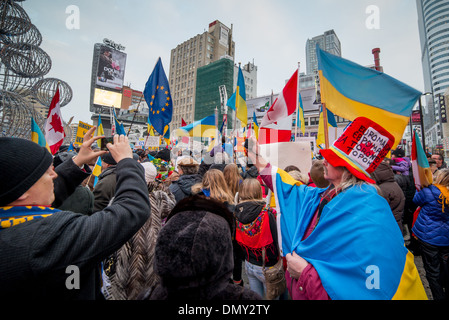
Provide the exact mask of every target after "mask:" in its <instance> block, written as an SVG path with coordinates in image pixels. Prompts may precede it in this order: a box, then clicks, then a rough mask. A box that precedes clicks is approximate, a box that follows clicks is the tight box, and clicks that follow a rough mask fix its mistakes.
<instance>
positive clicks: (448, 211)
mask: <svg viewBox="0 0 449 320" xmlns="http://www.w3.org/2000/svg"><path fill="white" fill-rule="evenodd" d="M413 201H414V202H415V203H416V205H418V206H419V207H421V210H420V211H419V215H418V217H417V219H416V221H415V224H414V226H413V229H412V231H413V233H414V234H415V236H416V237H417V238H418V241H419V244H420V251H421V256H422V259H423V264H424V269H425V271H426V278H427V280H428V282H429V287H430V290H431V292H432V296H433V299H434V300H448V299H449V278H448V276H449V264H448V259H449V169H441V170H439V171H438V174H437V176H436V179H435V181H434V183H433V184H432V185H430V186H429V187H426V188H423V189H422V190H421V191H419V192H417V193H416V194H415V197H414V198H413Z"/></svg>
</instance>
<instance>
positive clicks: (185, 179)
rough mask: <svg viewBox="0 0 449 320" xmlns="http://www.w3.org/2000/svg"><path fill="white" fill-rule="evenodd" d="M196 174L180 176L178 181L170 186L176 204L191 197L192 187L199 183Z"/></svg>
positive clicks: (199, 178) (199, 179)
mask: <svg viewBox="0 0 449 320" xmlns="http://www.w3.org/2000/svg"><path fill="white" fill-rule="evenodd" d="M201 180H202V179H201V177H200V176H199V175H198V174H189V175H184V174H183V175H181V176H179V179H178V180H176V181H173V182H172V184H171V185H170V191H171V193H173V195H174V196H175V199H176V202H179V201H181V200H182V199H184V198H186V197H189V196H191V195H192V186H193V185H194V184H196V183H199V182H201Z"/></svg>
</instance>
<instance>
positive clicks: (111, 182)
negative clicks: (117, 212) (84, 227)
mask: <svg viewBox="0 0 449 320" xmlns="http://www.w3.org/2000/svg"><path fill="white" fill-rule="evenodd" d="M116 166H117V162H116V161H115V160H114V158H113V157H112V155H111V154H110V153H106V154H104V155H102V156H101V173H100V175H99V176H98V182H97V184H96V186H95V187H94V191H93V192H94V210H93V211H94V213H95V212H97V211H101V210H103V209H104V208H106V207H107V206H108V205H109V203H110V201H111V200H112V198H113V197H114V195H115V188H116V178H117V175H116V172H115V171H116Z"/></svg>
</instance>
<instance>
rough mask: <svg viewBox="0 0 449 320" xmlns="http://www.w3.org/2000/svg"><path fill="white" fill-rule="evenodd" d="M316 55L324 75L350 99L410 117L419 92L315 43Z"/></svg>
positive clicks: (419, 94)
mask: <svg viewBox="0 0 449 320" xmlns="http://www.w3.org/2000/svg"><path fill="white" fill-rule="evenodd" d="M317 58H318V66H319V70H321V71H322V72H323V76H324V77H325V78H326V79H327V80H328V81H329V82H330V83H331V84H332V86H333V87H334V88H335V89H337V91H338V92H340V93H341V94H342V95H344V96H345V97H347V98H349V99H351V100H354V101H358V102H361V103H364V104H368V105H371V106H374V107H377V108H380V109H383V110H386V111H389V112H392V113H395V114H399V115H402V116H407V117H409V116H410V114H411V110H412V108H413V107H414V105H415V103H416V101H417V99H418V98H419V97H420V96H421V92H419V91H417V90H415V89H413V88H412V87H410V86H408V85H406V84H405V83H402V82H400V81H398V80H396V79H394V78H392V77H390V76H389V75H387V74H385V73H382V72H379V71H377V70H374V69H371V68H366V67H363V66H361V65H358V64H356V63H354V62H352V61H349V60H346V59H343V58H341V57H338V56H335V55H332V54H330V53H328V52H325V51H323V50H321V49H320V48H319V46H318V45H317ZM354 88H357V90H354ZM373 88H376V89H375V90H373Z"/></svg>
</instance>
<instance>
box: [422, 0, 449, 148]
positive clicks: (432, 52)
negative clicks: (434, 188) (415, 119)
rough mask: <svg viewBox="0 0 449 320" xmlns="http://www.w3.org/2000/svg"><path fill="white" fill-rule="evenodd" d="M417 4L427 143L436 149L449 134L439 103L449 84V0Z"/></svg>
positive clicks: (425, 1)
mask: <svg viewBox="0 0 449 320" xmlns="http://www.w3.org/2000/svg"><path fill="white" fill-rule="evenodd" d="M416 4H417V11H418V28H419V36H420V42H421V58H422V68H423V76H424V90H425V102H424V105H425V106H424V109H423V118H424V129H425V137H426V147H427V149H428V151H430V152H433V151H434V150H435V149H436V147H437V146H441V145H442V144H443V140H444V138H445V137H446V136H448V134H449V132H448V131H447V129H446V130H445V128H447V125H446V123H445V122H444V119H443V117H442V110H441V108H440V103H439V101H440V99H441V98H442V97H443V95H444V93H445V92H446V90H447V88H449V1H447V0H416ZM443 111H447V109H444V110H443ZM446 121H447V120H446ZM448 151H449V150H446V154H448Z"/></svg>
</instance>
